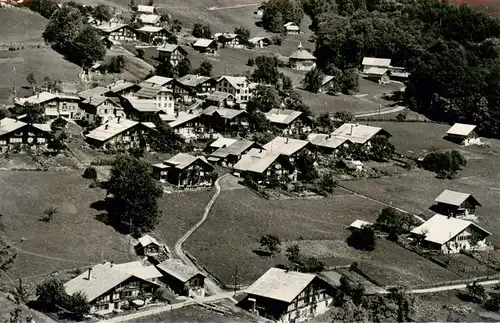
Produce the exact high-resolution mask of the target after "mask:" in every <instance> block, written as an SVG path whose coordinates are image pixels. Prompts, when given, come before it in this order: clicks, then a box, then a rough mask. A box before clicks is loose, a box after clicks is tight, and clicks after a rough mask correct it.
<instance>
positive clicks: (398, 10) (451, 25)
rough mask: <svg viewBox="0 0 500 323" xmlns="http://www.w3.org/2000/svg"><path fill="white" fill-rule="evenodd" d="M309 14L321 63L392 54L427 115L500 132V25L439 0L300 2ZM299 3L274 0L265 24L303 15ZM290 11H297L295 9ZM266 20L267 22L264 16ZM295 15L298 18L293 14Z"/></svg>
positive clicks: (331, 66)
mask: <svg viewBox="0 0 500 323" xmlns="http://www.w3.org/2000/svg"><path fill="white" fill-rule="evenodd" d="M302 1H303V2H302V3H301V4H302V8H303V10H304V12H305V13H306V14H308V15H309V16H311V18H312V20H313V23H312V25H311V27H312V29H313V31H314V33H315V36H316V52H315V55H316V57H317V58H318V65H319V67H320V68H321V69H322V70H323V71H324V72H325V73H326V74H331V75H334V73H335V71H337V69H341V70H346V69H348V68H353V67H356V68H357V67H359V66H360V64H361V60H362V58H363V57H364V56H375V57H386V58H392V65H394V66H403V67H406V68H407V69H408V71H409V72H410V73H411V76H410V79H409V82H408V85H407V88H406V95H405V101H406V102H407V103H408V104H409V105H410V107H411V108H412V109H414V110H416V111H418V112H421V113H423V114H425V115H426V116H428V117H430V118H432V119H435V120H438V121H446V122H450V123H453V122H467V123H474V124H476V125H477V126H478V130H479V132H480V133H481V134H482V135H484V136H492V137H499V136H500V96H499V94H500V57H499V53H500V46H499V45H500V44H499V40H498V38H499V37H500V22H499V21H498V20H496V19H494V18H492V17H490V16H488V15H486V14H484V13H481V12H477V11H475V10H472V9H470V8H469V7H467V6H465V5H464V6H455V5H450V4H447V3H445V2H439V1H437V0H418V1H417V0H302ZM297 4H298V2H297V1H296V0H270V1H269V2H268V5H266V8H265V10H264V18H265V19H264V27H266V28H268V29H270V30H273V31H279V30H275V28H273V27H274V26H276V25H277V22H276V21H273V18H272V17H275V18H274V19H277V20H279V19H282V17H284V16H285V17H293V18H294V17H297V19H298V17H301V15H300V12H298V11H297ZM291 13H293V14H291ZM266 19H267V20H266ZM294 19H295V18H294Z"/></svg>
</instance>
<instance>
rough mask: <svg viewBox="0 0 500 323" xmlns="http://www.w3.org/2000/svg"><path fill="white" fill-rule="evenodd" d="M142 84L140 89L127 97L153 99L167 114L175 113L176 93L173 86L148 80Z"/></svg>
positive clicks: (158, 107) (157, 106)
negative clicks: (148, 81)
mask: <svg viewBox="0 0 500 323" xmlns="http://www.w3.org/2000/svg"><path fill="white" fill-rule="evenodd" d="M141 84H142V86H141ZM141 84H140V86H141V88H140V90H139V91H137V92H135V93H131V94H129V95H128V96H127V97H128V98H137V99H143V100H153V101H154V102H155V103H156V108H157V109H159V110H162V111H164V112H165V113H166V114H170V115H173V114H174V106H175V100H174V93H173V90H172V89H171V88H169V87H166V86H162V85H158V84H154V83H147V82H143V83H141Z"/></svg>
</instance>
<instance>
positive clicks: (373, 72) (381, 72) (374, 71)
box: [363, 67, 389, 76]
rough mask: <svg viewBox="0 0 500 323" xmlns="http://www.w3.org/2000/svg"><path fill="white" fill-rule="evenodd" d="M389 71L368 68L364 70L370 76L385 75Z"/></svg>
mask: <svg viewBox="0 0 500 323" xmlns="http://www.w3.org/2000/svg"><path fill="white" fill-rule="evenodd" d="M388 70H389V69H388V68H385V67H368V68H365V69H363V73H365V74H370V75H380V76H382V75H384V74H385V73H386V72H387V71H388Z"/></svg>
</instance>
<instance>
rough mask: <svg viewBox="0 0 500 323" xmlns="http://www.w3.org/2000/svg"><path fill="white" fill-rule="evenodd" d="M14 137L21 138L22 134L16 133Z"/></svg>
mask: <svg viewBox="0 0 500 323" xmlns="http://www.w3.org/2000/svg"><path fill="white" fill-rule="evenodd" d="M14 136H16V137H22V136H23V133H22V132H16V133H15V134H14Z"/></svg>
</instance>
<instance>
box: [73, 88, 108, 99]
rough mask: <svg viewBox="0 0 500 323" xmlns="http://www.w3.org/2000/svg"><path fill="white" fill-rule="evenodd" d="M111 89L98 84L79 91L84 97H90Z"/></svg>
mask: <svg viewBox="0 0 500 323" xmlns="http://www.w3.org/2000/svg"><path fill="white" fill-rule="evenodd" d="M108 91H109V89H108V88H106V87H104V86H96V87H94V88H91V89H88V90H85V91H82V92H79V93H78V96H79V97H81V98H84V99H88V98H90V97H93V96H100V95H103V94H104V93H106V92H108Z"/></svg>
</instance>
